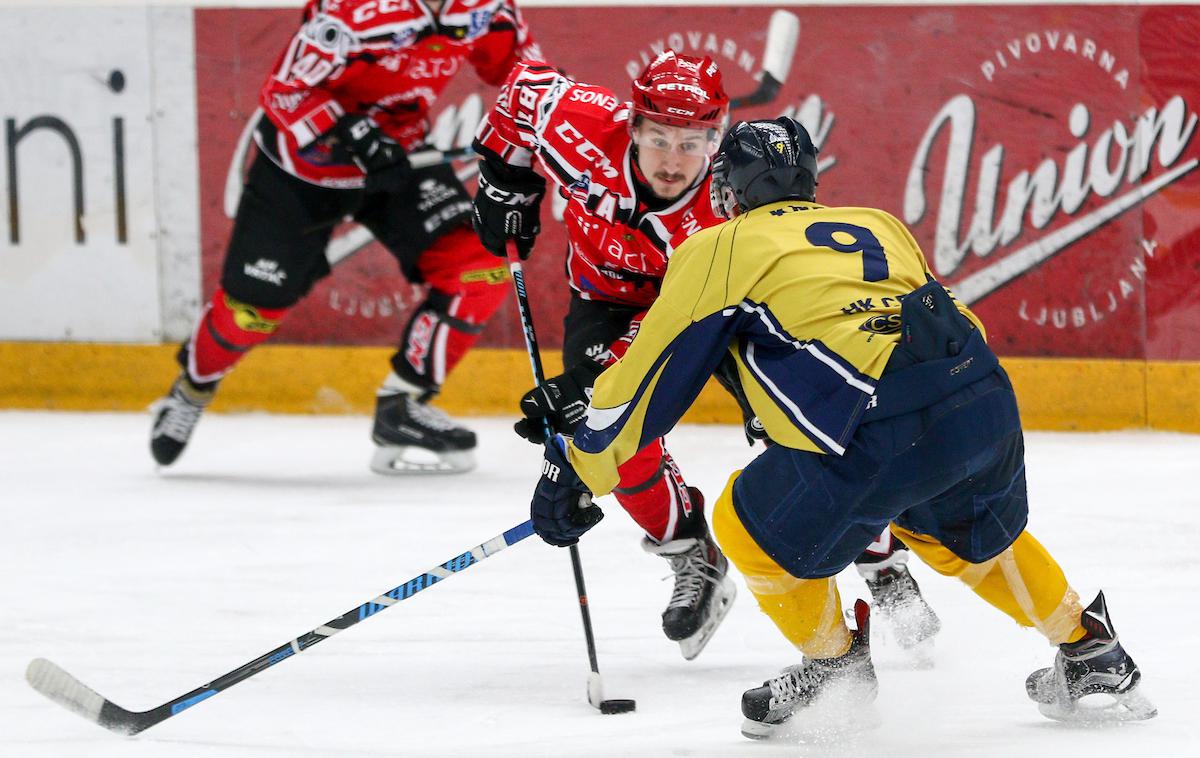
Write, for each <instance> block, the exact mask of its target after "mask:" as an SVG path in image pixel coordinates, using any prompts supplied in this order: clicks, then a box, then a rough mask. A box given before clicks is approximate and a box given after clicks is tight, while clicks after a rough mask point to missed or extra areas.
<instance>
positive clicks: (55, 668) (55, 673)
mask: <svg viewBox="0 0 1200 758" xmlns="http://www.w3.org/2000/svg"><path fill="white" fill-rule="evenodd" d="M25 680H26V681H27V682H29V686H30V687H33V688H34V689H35V690H37V691H38V692H40V693H42V694H43V695H45V696H46V697H48V698H50V699H51V700H53V701H54V702H56V703H58V704H59V705H61V706H62V707H63V708H66V709H67V710H68V711H74V712H75V713H78V714H79V715H80V716H83V717H84V718H85V719H87V720H88V721H91V722H92V723H95V724H99V725H100V726H102V727H104V728H105V729H108V730H110V731H113V732H116V733H117V734H126V735H132V734H137V733H138V732H140V731H142V730H143V729H146V728H148V727H151V726H154V725H155V724H157V723H158V722H159V721H161V720H162V719H157V718H154V716H153V712H152V711H151V712H147V713H135V712H133V711H127V710H125V709H124V708H122V707H121V706H119V705H117V704H116V703H114V702H112V701H111V700H109V699H108V698H106V697H104V696H103V695H101V694H100V693H98V692H96V691H95V690H93V689H92V688H91V687H88V686H87V685H86V684H84V683H83V682H81V681H79V680H78V679H76V678H75V677H73V676H71V675H70V674H68V673H67V672H66V671H64V670H63V669H62V668H61V667H60V666H59V665H58V664H56V663H53V662H52V661H48V660H46V659H45V658H35V659H33V660H32V661H30V662H29V666H28V667H27V668H26V669H25Z"/></svg>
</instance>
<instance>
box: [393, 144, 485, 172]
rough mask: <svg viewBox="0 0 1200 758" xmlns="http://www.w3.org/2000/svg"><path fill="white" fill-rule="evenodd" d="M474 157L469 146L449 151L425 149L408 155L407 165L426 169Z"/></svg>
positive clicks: (473, 152)
mask: <svg viewBox="0 0 1200 758" xmlns="http://www.w3.org/2000/svg"><path fill="white" fill-rule="evenodd" d="M474 155H475V151H474V150H472V149H471V147H470V146H469V145H468V146H467V147H454V148H451V149H449V150H437V149H435V148H425V149H422V150H414V151H412V152H411V153H409V154H408V165H410V166H412V167H413V168H428V167H429V166H438V165H441V164H443V163H449V162H451V161H460V160H466V159H468V158H471V157H474Z"/></svg>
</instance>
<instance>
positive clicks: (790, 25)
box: [729, 10, 800, 109]
mask: <svg viewBox="0 0 1200 758" xmlns="http://www.w3.org/2000/svg"><path fill="white" fill-rule="evenodd" d="M799 39H800V19H798V18H797V17H796V14H794V13H792V12H790V11H784V10H778V11H775V12H774V13H772V14H771V21H770V23H769V24H768V25H767V44H766V46H765V47H764V48H763V57H762V61H763V69H762V77H761V78H760V79H759V82H758V88H757V89H756V90H754V91H753V92H751V93H749V94H747V95H742V96H741V97H734V98H730V100H729V107H730V108H731V109H732V108H749V107H751V106H753V105H765V104H767V103H769V102H771V101H772V100H774V99H775V97H776V96H777V95H778V94H779V88H780V87H782V86H783V84H784V82H786V81H787V78H788V74H789V73H790V72H791V70H792V57H793V56H794V55H795V54H796V42H797V41H798V40H799Z"/></svg>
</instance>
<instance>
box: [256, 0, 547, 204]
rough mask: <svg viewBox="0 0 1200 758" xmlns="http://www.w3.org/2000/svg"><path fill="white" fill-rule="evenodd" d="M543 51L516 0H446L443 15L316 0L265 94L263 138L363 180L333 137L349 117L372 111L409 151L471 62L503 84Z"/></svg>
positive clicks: (292, 166) (305, 175)
mask: <svg viewBox="0 0 1200 758" xmlns="http://www.w3.org/2000/svg"><path fill="white" fill-rule="evenodd" d="M540 58H541V53H540V52H539V51H538V49H537V46H536V44H534V42H533V40H532V38H531V37H530V35H529V31H528V29H527V28H526V26H525V23H524V21H523V20H522V19H521V15H520V13H519V12H518V10H517V7H516V3H515V0H446V1H445V2H444V3H443V5H442V8H441V10H440V11H439V12H438V13H437V14H434V13H433V12H432V11H431V10H430V9H429V7H428V6H427V5H426V4H425V3H424V2H421V1H420V0H309V2H308V4H307V5H306V6H305V8H304V16H303V21H302V24H301V26H300V30H299V31H298V32H297V33H296V34H295V36H293V37H292V39H291V41H290V42H289V43H288V46H287V47H286V48H285V49H284V51H283V52H282V53H281V54H280V56H279V59H278V60H277V61H276V63H275V67H274V69H273V70H272V71H271V74H270V76H269V77H268V78H267V81H266V83H265V84H264V85H263V88H262V91H261V93H260V95H259V100H260V105H261V106H262V109H263V112H264V113H265V114H266V118H263V119H260V121H259V125H258V130H257V131H256V133H255V140H256V141H257V143H258V146H259V147H260V148H261V149H262V150H263V152H264V153H266V154H267V155H268V156H270V158H271V160H272V161H274V162H275V163H276V165H278V166H280V167H281V168H283V169H284V170H286V171H287V172H288V173H290V174H292V175H294V176H298V177H300V178H301V179H304V180H306V181H309V182H313V183H315V184H320V185H323V186H326V187H340V188H358V187H361V186H362V184H363V175H362V171H361V170H359V168H358V167H357V166H356V165H355V164H354V163H353V162H352V161H351V160H350V159H349V157H348V156H347V155H345V154H344V152H345V151H344V150H339V149H338V146H337V145H336V144H334V142H333V140H331V139H330V138H329V137H327V136H326V135H328V133H329V132H330V130H331V129H333V126H334V124H336V123H337V121H338V119H340V118H341V117H342V116H343V115H346V114H359V115H365V116H369V117H370V118H371V119H372V120H374V121H375V122H376V123H377V124H379V126H380V128H381V129H383V131H384V132H385V133H386V134H387V135H388V136H389V137H391V138H392V139H393V140H395V141H396V142H398V143H399V144H400V146H401V147H403V148H404V149H405V150H411V149H412V148H413V147H415V146H417V145H419V144H421V143H422V142H423V140H424V139H425V135H426V133H427V131H428V129H429V124H428V118H427V117H428V114H429V111H430V108H432V106H433V103H434V101H435V100H437V98H438V96H439V95H440V94H441V93H442V91H443V90H444V89H445V88H446V86H447V85H448V84H449V83H450V80H451V79H452V78H453V77H454V75H455V74H456V73H457V72H458V70H459V69H460V68H462V67H463V66H464V65H466V64H470V65H471V66H472V67H473V68H474V69H475V72H476V73H477V74H478V75H479V78H480V79H482V80H483V81H484V82H485V83H487V84H491V85H494V86H495V85H499V84H500V83H501V82H503V81H504V78H505V77H506V76H507V75H508V73H509V70H510V69H511V68H512V66H513V64H514V63H515V62H516V61H518V60H521V59H534V60H536V59H540Z"/></svg>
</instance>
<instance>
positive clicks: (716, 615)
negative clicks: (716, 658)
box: [679, 576, 737, 661]
mask: <svg viewBox="0 0 1200 758" xmlns="http://www.w3.org/2000/svg"><path fill="white" fill-rule="evenodd" d="M736 598H737V585H735V584H734V583H733V580H732V579H730V578H729V577H728V576H726V577H722V578H721V583H720V584H719V585H717V591H716V592H715V593H714V594H713V599H712V605H711V606H710V607H711V608H712V613H710V614H709V616H708V618H706V619H705V620H704V623H703V624H701V625H700V628H699V629H698V630H697V631H696V633H695V634H693V635H692V636H691V637H688V638H687V639H685V640H679V652H680V653H682V654H683V658H684V660H687V661H690V660H693V659H694V658H695V657H696V656H698V655H700V653H701V651H703V650H704V646H705V645H707V644H708V641H709V640H710V639H712V636H713V635H714V634H715V633H716V631H717V627H719V626H720V625H721V622H722V621H723V620H724V619H725V616H726V614H728V613H729V609H730V608H732V607H733V601H734V599H736Z"/></svg>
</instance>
